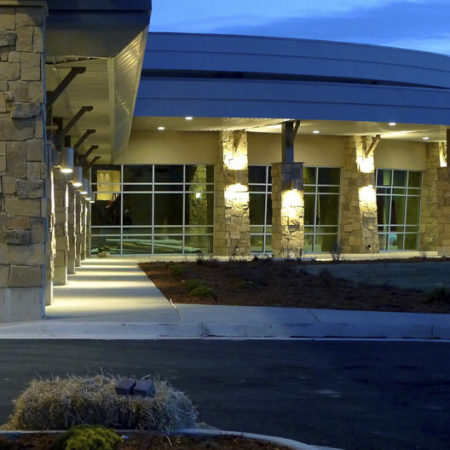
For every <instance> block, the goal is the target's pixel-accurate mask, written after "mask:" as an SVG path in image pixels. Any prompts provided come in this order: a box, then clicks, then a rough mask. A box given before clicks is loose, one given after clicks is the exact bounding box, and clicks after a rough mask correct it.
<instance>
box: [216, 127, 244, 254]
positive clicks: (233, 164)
mask: <svg viewBox="0 0 450 450" xmlns="http://www.w3.org/2000/svg"><path fill="white" fill-rule="evenodd" d="M219 151H220V157H219V161H220V163H219V164H216V166H215V176H214V190H215V205H214V254H215V255H218V256H247V255H250V218H249V198H250V197H249V193H248V150H247V134H246V133H245V132H244V131H242V132H232V131H223V132H221V133H220V147H219Z"/></svg>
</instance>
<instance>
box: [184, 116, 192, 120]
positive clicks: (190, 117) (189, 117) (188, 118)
mask: <svg viewBox="0 0 450 450" xmlns="http://www.w3.org/2000/svg"><path fill="white" fill-rule="evenodd" d="M185 119H186V120H192V119H193V117H192V116H186V117H185Z"/></svg>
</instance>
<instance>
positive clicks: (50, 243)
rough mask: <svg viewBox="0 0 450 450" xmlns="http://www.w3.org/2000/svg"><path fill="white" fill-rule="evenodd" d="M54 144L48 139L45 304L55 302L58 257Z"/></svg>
mask: <svg viewBox="0 0 450 450" xmlns="http://www.w3.org/2000/svg"><path fill="white" fill-rule="evenodd" d="M52 153H53V144H52V143H50V142H48V141H47V154H48V155H49V157H48V161H47V173H48V175H49V176H48V177H47V180H46V192H47V205H48V206H47V220H48V224H49V227H48V228H49V231H48V238H47V245H46V253H47V265H46V266H47V267H46V285H45V305H46V306H48V305H51V304H52V302H53V278H54V276H55V257H56V235H55V221H56V220H55V190H54V179H53V170H52V161H53V159H52V156H51V155H52Z"/></svg>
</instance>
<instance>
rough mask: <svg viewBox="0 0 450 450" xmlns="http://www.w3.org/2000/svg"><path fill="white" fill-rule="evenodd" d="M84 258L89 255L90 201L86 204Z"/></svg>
mask: <svg viewBox="0 0 450 450" xmlns="http://www.w3.org/2000/svg"><path fill="white" fill-rule="evenodd" d="M86 218H87V219H86V220H87V225H86V258H89V256H91V203H90V202H89V203H87V205H86Z"/></svg>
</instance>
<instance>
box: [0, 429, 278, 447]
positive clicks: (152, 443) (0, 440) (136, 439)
mask: <svg viewBox="0 0 450 450" xmlns="http://www.w3.org/2000/svg"><path fill="white" fill-rule="evenodd" d="M57 438H58V435H56V434H29V435H24V436H22V437H20V438H18V439H11V438H6V437H4V436H0V450H51V449H52V447H53V445H54V443H55V442H56V439H57ZM205 449H211V450H240V449H242V450H287V448H286V447H283V446H279V445H274V444H271V443H268V442H259V441H255V440H253V439H245V438H241V437H237V436H220V437H216V438H211V437H208V438H198V437H186V436H171V437H168V436H161V435H155V434H153V433H151V432H148V433H145V432H142V433H136V434H133V435H130V436H128V438H127V439H124V440H123V441H122V442H121V443H120V444H119V446H118V447H117V450H205Z"/></svg>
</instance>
